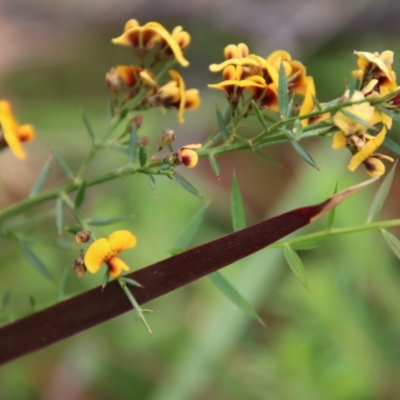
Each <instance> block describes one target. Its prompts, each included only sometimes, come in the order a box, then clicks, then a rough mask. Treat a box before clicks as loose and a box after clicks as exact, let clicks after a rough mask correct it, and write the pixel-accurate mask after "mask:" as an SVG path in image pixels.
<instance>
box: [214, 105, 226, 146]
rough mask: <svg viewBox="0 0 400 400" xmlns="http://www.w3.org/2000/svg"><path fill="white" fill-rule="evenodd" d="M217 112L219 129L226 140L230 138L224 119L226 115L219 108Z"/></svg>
mask: <svg viewBox="0 0 400 400" xmlns="http://www.w3.org/2000/svg"><path fill="white" fill-rule="evenodd" d="M216 112H217V120H218V126H219V131H220V133H221V135H222V138H223V139H224V140H228V132H227V130H226V125H225V121H224V117H223V116H222V114H221V111H220V110H219V108H218V107H217V108H216Z"/></svg>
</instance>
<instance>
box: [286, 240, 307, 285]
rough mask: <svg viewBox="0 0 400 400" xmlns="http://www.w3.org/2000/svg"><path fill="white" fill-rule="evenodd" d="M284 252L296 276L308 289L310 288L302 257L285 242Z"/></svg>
mask: <svg viewBox="0 0 400 400" xmlns="http://www.w3.org/2000/svg"><path fill="white" fill-rule="evenodd" d="M283 253H284V255H285V258H286V261H287V263H288V264H289V267H290V269H291V270H292V271H293V273H294V274H295V275H296V278H297V279H298V280H299V281H300V282H301V284H302V285H303V286H304V287H305V288H306V289H308V279H307V274H306V270H305V269H304V265H303V263H302V262H301V259H300V257H299V256H298V255H297V253H296V252H295V251H294V250H293V249H292V248H291V247H290V246H289V245H288V244H285V246H284V247H283Z"/></svg>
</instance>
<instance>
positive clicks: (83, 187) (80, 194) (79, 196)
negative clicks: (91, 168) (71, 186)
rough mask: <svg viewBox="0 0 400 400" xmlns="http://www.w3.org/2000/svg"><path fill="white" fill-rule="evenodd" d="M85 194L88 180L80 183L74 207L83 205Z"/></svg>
mask: <svg viewBox="0 0 400 400" xmlns="http://www.w3.org/2000/svg"><path fill="white" fill-rule="evenodd" d="M85 194H86V180H84V181H83V182H82V183H81V184H80V186H79V188H78V190H77V192H76V196H75V202H74V208H76V209H78V208H79V207H80V206H81V204H82V203H83V200H84V199H85Z"/></svg>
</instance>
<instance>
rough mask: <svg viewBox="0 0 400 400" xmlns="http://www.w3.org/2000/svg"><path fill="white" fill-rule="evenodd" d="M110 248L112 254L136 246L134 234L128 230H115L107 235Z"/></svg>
mask: <svg viewBox="0 0 400 400" xmlns="http://www.w3.org/2000/svg"><path fill="white" fill-rule="evenodd" d="M108 242H109V245H110V248H111V250H112V252H113V253H114V254H118V253H119V252H121V251H122V250H126V249H130V248H132V247H135V246H136V236H135V235H133V234H132V233H131V232H129V231H125V230H121V231H115V232H113V233H112V234H111V235H110V236H109V237H108Z"/></svg>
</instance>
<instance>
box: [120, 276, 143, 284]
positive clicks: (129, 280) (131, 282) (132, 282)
mask: <svg viewBox="0 0 400 400" xmlns="http://www.w3.org/2000/svg"><path fill="white" fill-rule="evenodd" d="M120 279H122V280H123V281H124V282H125V283H126V284H127V285H128V286H132V287H143V286H142V285H141V284H140V283H139V282H137V281H135V280H134V279H129V278H125V277H124V276H122V277H121V278H120Z"/></svg>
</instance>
